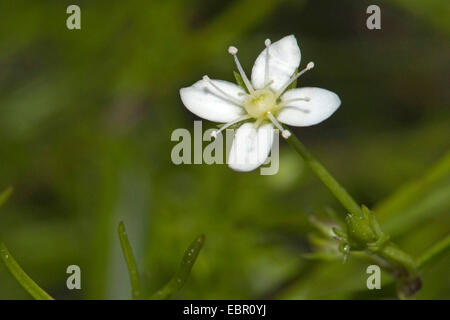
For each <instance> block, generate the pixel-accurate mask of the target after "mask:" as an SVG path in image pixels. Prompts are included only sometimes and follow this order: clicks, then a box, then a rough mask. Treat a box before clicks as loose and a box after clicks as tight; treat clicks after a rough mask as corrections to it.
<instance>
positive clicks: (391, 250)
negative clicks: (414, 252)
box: [378, 241, 417, 273]
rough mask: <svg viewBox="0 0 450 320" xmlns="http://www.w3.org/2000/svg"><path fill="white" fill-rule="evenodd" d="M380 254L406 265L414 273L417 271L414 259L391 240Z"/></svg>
mask: <svg viewBox="0 0 450 320" xmlns="http://www.w3.org/2000/svg"><path fill="white" fill-rule="evenodd" d="M378 254H379V255H380V256H382V257H384V258H386V259H388V260H390V261H394V262H396V263H397V264H400V265H402V266H404V267H405V268H406V269H407V270H408V271H410V272H412V273H415V272H416V269H417V263H416V262H415V261H414V259H413V258H412V257H411V256H410V255H409V254H407V253H406V252H404V251H403V250H401V249H400V248H399V247H397V246H396V245H395V244H394V243H392V242H391V241H390V242H389V243H387V244H386V245H385V246H384V247H383V248H381V249H380V251H379V252H378Z"/></svg>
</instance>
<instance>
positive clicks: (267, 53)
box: [264, 39, 271, 87]
mask: <svg viewBox="0 0 450 320" xmlns="http://www.w3.org/2000/svg"><path fill="white" fill-rule="evenodd" d="M264 44H265V45H266V69H265V71H264V87H268V86H269V84H268V82H269V46H270V44H271V41H270V39H266V41H264Z"/></svg>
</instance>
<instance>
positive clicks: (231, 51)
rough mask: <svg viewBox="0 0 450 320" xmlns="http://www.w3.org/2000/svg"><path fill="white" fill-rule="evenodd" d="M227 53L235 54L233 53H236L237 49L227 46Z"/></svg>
mask: <svg viewBox="0 0 450 320" xmlns="http://www.w3.org/2000/svg"><path fill="white" fill-rule="evenodd" d="M228 53H229V54H232V55H235V54H237V53H238V49H237V48H236V47H233V46H229V47H228Z"/></svg>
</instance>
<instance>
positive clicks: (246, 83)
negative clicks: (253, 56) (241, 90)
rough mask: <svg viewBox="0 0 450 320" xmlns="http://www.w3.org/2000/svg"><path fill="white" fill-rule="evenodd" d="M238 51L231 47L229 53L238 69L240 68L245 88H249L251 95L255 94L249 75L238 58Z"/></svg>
mask: <svg viewBox="0 0 450 320" xmlns="http://www.w3.org/2000/svg"><path fill="white" fill-rule="evenodd" d="M237 52H238V49H237V48H236V47H233V46H230V47H229V48H228V53H229V54H231V55H232V56H233V58H234V62H235V63H236V67H237V68H238V71H239V73H240V74H241V77H242V80H244V83H245V86H246V87H247V89H248V91H249V92H250V93H253V92H255V89H253V86H252V84H251V83H250V81H249V80H248V78H247V75H246V74H245V72H244V69H242V66H241V63H240V62H239V59H238V57H237V55H236V54H237Z"/></svg>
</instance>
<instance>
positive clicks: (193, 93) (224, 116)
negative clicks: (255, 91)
mask: <svg viewBox="0 0 450 320" xmlns="http://www.w3.org/2000/svg"><path fill="white" fill-rule="evenodd" d="M210 81H212V82H213V83H214V84H215V85H216V86H218V87H219V88H220V89H221V90H223V91H224V92H225V93H227V94H229V95H230V96H232V97H233V98H234V99H235V100H238V101H243V100H244V97H243V96H240V95H238V94H239V93H245V91H244V89H242V88H241V87H239V86H238V85H236V84H234V83H231V82H228V81H223V80H212V79H211V80H210ZM180 96H181V100H182V101H183V104H184V105H185V106H186V108H188V110H189V111H191V112H192V113H194V114H196V115H197V116H199V117H200V118H203V119H206V120H209V121H214V122H230V121H233V120H235V119H236V118H238V117H239V116H242V115H243V114H245V110H244V108H242V107H240V106H238V105H237V104H236V103H234V102H232V101H231V99H229V98H227V97H226V96H225V95H224V94H223V93H222V92H220V91H218V90H217V89H216V88H214V86H212V85H211V83H209V82H208V81H205V80H200V81H197V82H196V83H194V84H193V85H192V86H190V87H187V88H182V89H180Z"/></svg>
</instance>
